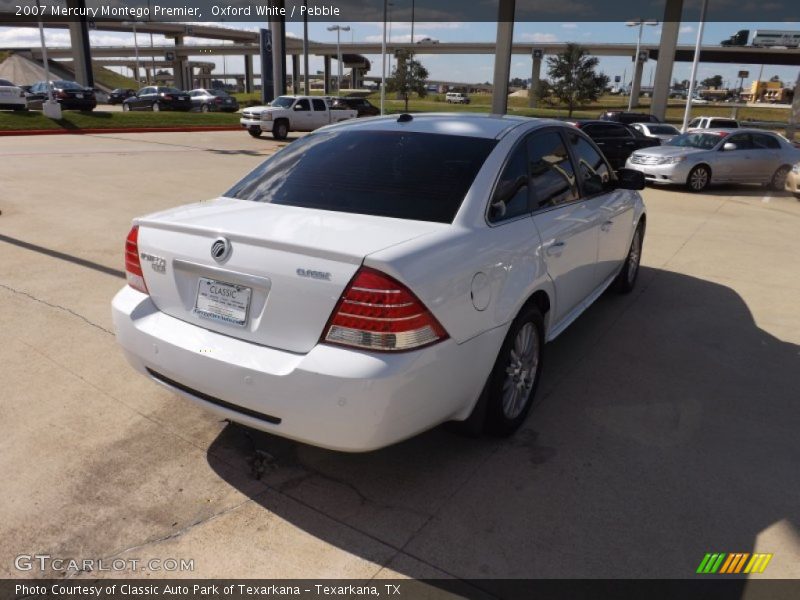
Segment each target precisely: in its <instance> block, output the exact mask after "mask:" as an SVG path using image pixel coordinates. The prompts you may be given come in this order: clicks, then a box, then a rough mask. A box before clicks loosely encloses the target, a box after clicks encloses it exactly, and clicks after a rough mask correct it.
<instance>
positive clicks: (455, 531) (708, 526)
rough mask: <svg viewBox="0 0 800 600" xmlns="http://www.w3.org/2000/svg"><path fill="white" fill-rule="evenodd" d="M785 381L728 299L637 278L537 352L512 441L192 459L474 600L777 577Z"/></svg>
mask: <svg viewBox="0 0 800 600" xmlns="http://www.w3.org/2000/svg"><path fill="white" fill-rule="evenodd" d="M467 368H468V367H467ZM798 373H800V347H799V346H797V345H794V344H791V343H788V342H784V341H781V340H780V339H778V338H776V337H774V336H773V335H771V334H770V333H768V332H766V331H765V330H763V329H761V328H759V327H758V326H757V324H756V323H755V322H754V319H753V315H752V314H751V312H750V310H749V309H748V306H747V304H746V303H745V302H744V300H743V299H742V298H741V297H740V296H739V295H738V294H737V293H736V292H735V291H733V290H732V289H731V288H728V287H726V286H724V285H719V284H716V283H711V282H709V281H705V280H702V279H698V278H694V277H689V276H686V275H682V274H678V273H674V272H669V271H665V270H660V269H649V268H643V269H642V271H641V273H640V280H639V283H638V287H637V289H636V290H635V291H634V293H632V294H631V295H629V296H617V295H616V294H611V293H609V294H605V295H603V296H602V297H601V298H600V299H599V300H598V301H597V302H596V303H595V305H594V306H593V307H592V308H590V309H589V310H588V311H587V312H586V313H585V314H584V315H583V316H582V317H581V318H580V319H579V320H578V321H577V322H575V323H574V324H573V325H572V326H571V327H570V328H569V329H568V330H567V331H566V332H565V333H564V334H563V335H562V336H560V337H559V338H558V339H557V340H555V341H554V342H552V343H551V344H549V346H548V354H547V357H546V366H545V374H544V378H543V380H542V382H541V385H540V388H539V396H538V400H537V405H536V406H535V407H534V409H533V411H532V412H531V414H530V415H529V417H528V419H527V422H526V423H525V425H524V426H523V428H522V429H521V430H520V431H518V432H517V433H516V434H515V435H514V436H512V437H511V438H508V439H505V440H498V439H491V438H478V439H472V438H465V437H460V436H458V435H456V434H453V433H450V432H449V431H447V430H446V429H445V428H442V427H439V428H436V429H434V430H431V431H429V432H427V433H424V434H422V435H419V436H417V437H415V438H412V439H410V440H407V441H405V442H402V443H399V444H396V445H394V446H391V447H389V448H385V449H382V450H379V451H376V452H371V453H366V454H343V453H338V452H332V451H327V450H322V449H319V448H314V447H311V446H308V445H304V444H299V443H295V442H292V441H289V440H284V439H281V438H278V437H275V436H272V435H269V434H266V433H262V432H258V431H254V430H250V429H247V428H245V427H241V426H238V425H229V426H228V427H226V428H225V429H224V430H223V431H222V432H221V433H220V435H219V436H218V437H217V438H216V439H215V440H214V442H213V443H212V445H211V446H210V447H209V448H208V451H207V459H208V461H209V464H210V465H211V466H212V468H214V469H215V471H216V472H217V473H218V474H219V476H220V477H221V478H224V479H226V480H228V481H229V482H230V484H231V485H232V486H235V487H241V486H242V483H241V479H237V478H236V477H232V476H231V466H233V467H235V468H236V470H238V471H239V472H241V471H242V470H245V471H247V472H249V473H250V474H251V476H252V477H254V478H258V479H260V480H261V481H262V482H263V483H264V484H265V486H266V487H265V491H264V492H262V493H259V494H253V493H252V491H251V493H250V497H252V498H254V499H255V501H256V502H257V503H258V504H259V505H260V506H261V507H263V509H264V510H265V511H268V512H269V513H271V514H275V515H277V516H279V517H280V518H281V519H283V520H285V521H287V522H289V523H290V524H291V525H293V526H294V527H296V528H299V529H300V530H302V531H304V532H306V533H308V534H310V535H312V536H314V537H316V538H318V539H322V540H323V541H325V542H327V543H329V544H331V545H333V546H335V547H338V548H340V549H342V550H344V551H345V552H348V553H350V554H352V555H355V556H359V557H361V558H363V559H365V560H369V561H373V562H376V563H378V564H381V565H384V566H387V567H388V568H389V569H391V570H392V571H395V572H398V573H400V574H401V575H403V576H408V577H412V578H422V577H428V578H430V577H449V576H455V577H458V578H464V579H481V581H480V582H478V583H477V584H476V585H478V586H479V587H480V588H481V589H483V590H484V591H488V592H490V593H491V592H492V590H493V589H494V586H495V584H496V585H502V584H501V582H500V581H496V582H495V583H492V581H490V580H493V579H495V578H497V579H499V578H558V577H565V578H568V577H584V578H595V577H597V578H608V577H611V578H630V577H633V578H691V577H713V576H697V575H695V572H696V570H697V568H698V565H699V564H700V562H701V560H702V559H703V557H704V555H705V553H707V552H748V553H752V552H753V551H759V552H776V554H775V557H774V558H773V560H772V568H773V571H776V570H777V569H781V568H783V569H786V568H787V565H789V567H788V568H789V569H791V568H792V567H791V565H793V564H796V559H797V557H796V556H790V555H789V554H788V549H789V548H791V547H792V546H791V544H787V543H781V544H780V547H781V548H783V549H784V550H783V553H784V554H783V555H781V553H780V550H774V548H775V547H776V544H775V541H776V539H779V538H780V539H786V538H787V537H788V538H791V537H792V536H797V527H798V523H800V505H799V504H798V503H797V502H796V499H797V498H798V497H800V478H798V477H797V464H798V462H799V461H800V450H799V449H798V448H799V447H800V446H799V445H798V443H797V432H798V431H800V411H798V410H797V401H798V388H799V387H800V386H799V385H798V384H800V377H798ZM301 401H302V398H300V397H298V402H301ZM242 492H243V493H247V491H246V490H244V489H243V488H242ZM765 530H769V531H768V532H766V533H765ZM353 531H355V532H358V533H360V534H362V535H360V536H359V535H355V536H354V535H352V533H353ZM343 532H349V533H348V534H344V533H343ZM781 536H783V537H781ZM364 539H368V540H369V541H370V542H371V543H372V544H366V543H365V542H364V541H363V540H364ZM796 539H797V538H795V541H796ZM373 542H374V543H377V544H379V545H380V547H381V548H383V549H385V550H386V553H387V554H380V553H377V554H376V552H375V551H374V543H373ZM757 542H758V544H757ZM251 543H253V544H254V545H253V546H252V547H257V541H252V540H251ZM368 548H369V549H368ZM654 548H658V550H657V552H654V551H653V549H654ZM387 555H388V556H389V558H388V559H386V556H387ZM321 569H323V567H322V566H321ZM795 572H796V571H795ZM317 576H325V571H324V569H323V570H322V571H320V574H317ZM784 576H785V575H784ZM739 577H740V578H741V585H740V586H736V588H737V589H736V590H735V591H736V592H737V593H736V594H733V595H731V596H728V597H739V596H738V592H742V591H744V590H745V588H746V585H745V580H744V578H743V577H742V576H739ZM728 591H730V589H729V588H728Z"/></svg>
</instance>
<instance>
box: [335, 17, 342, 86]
mask: <svg viewBox="0 0 800 600" xmlns="http://www.w3.org/2000/svg"><path fill="white" fill-rule="evenodd" d="M341 33H342V30H341V28H337V29H336V62H337V63H339V64H338V65H337V69H336V71H337V73H338V74H337V75H336V93H337V94H338V95H340V96H341V95H342V48H341V46H340V45H339V37H340V35H341Z"/></svg>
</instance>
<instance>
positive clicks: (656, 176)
mask: <svg viewBox="0 0 800 600" xmlns="http://www.w3.org/2000/svg"><path fill="white" fill-rule="evenodd" d="M798 160H800V149H798V148H795V147H794V146H793V145H792V144H791V143H790V142H789V141H788V140H787V139H786V138H784V137H782V136H780V135H777V134H774V133H770V132H768V131H761V130H760V129H714V130H704V131H695V132H691V133H685V134H683V135H679V136H677V137H675V138H672V139H671V140H670V141H668V142H667V143H666V144H664V145H662V146H655V147H653V148H644V149H642V150H637V151H635V152H634V153H633V154H631V155H630V157H629V158H628V161H627V163H626V165H625V166H626V167H627V168H629V169H635V170H637V171H641V172H642V173H643V174H644V177H645V180H646V181H648V182H650V183H655V184H681V185H687V186H688V187H689V189H690V190H692V191H695V192H702V191H703V190H705V189H706V188H707V187H708V186H709V185H711V184H712V183H723V182H726V183H764V184H769V185H770V186H771V187H772V188H773V189H776V190H782V189H783V186H784V183H785V181H786V175H787V174H788V173H789V171H790V170H791V168H792V165H793V164H794V163H796V162H797V161H798Z"/></svg>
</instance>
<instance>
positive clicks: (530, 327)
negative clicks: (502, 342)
mask: <svg viewBox="0 0 800 600" xmlns="http://www.w3.org/2000/svg"><path fill="white" fill-rule="evenodd" d="M539 355H540V348H539V336H538V334H537V332H536V326H535V325H534V324H533V323H530V322H528V323H525V325H523V326H522V327H521V328H520V330H519V331H518V332H517V337H516V338H515V339H514V345H513V346H512V347H511V350H510V351H509V359H508V365H507V366H506V378H505V380H504V381H503V414H504V415H505V417H506V418H508V419H515V418H517V417H518V416H519V415H520V413H522V411H523V410H524V408H525V405H526V404H527V402H528V397H529V396H530V393H531V389H533V384H534V383H535V381H536V374H537V371H538V367H539Z"/></svg>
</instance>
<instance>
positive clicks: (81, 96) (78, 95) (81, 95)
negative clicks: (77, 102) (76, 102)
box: [75, 94, 83, 99]
mask: <svg viewBox="0 0 800 600" xmlns="http://www.w3.org/2000/svg"><path fill="white" fill-rule="evenodd" d="M75 97H76V98H81V99H82V98H83V94H75Z"/></svg>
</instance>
